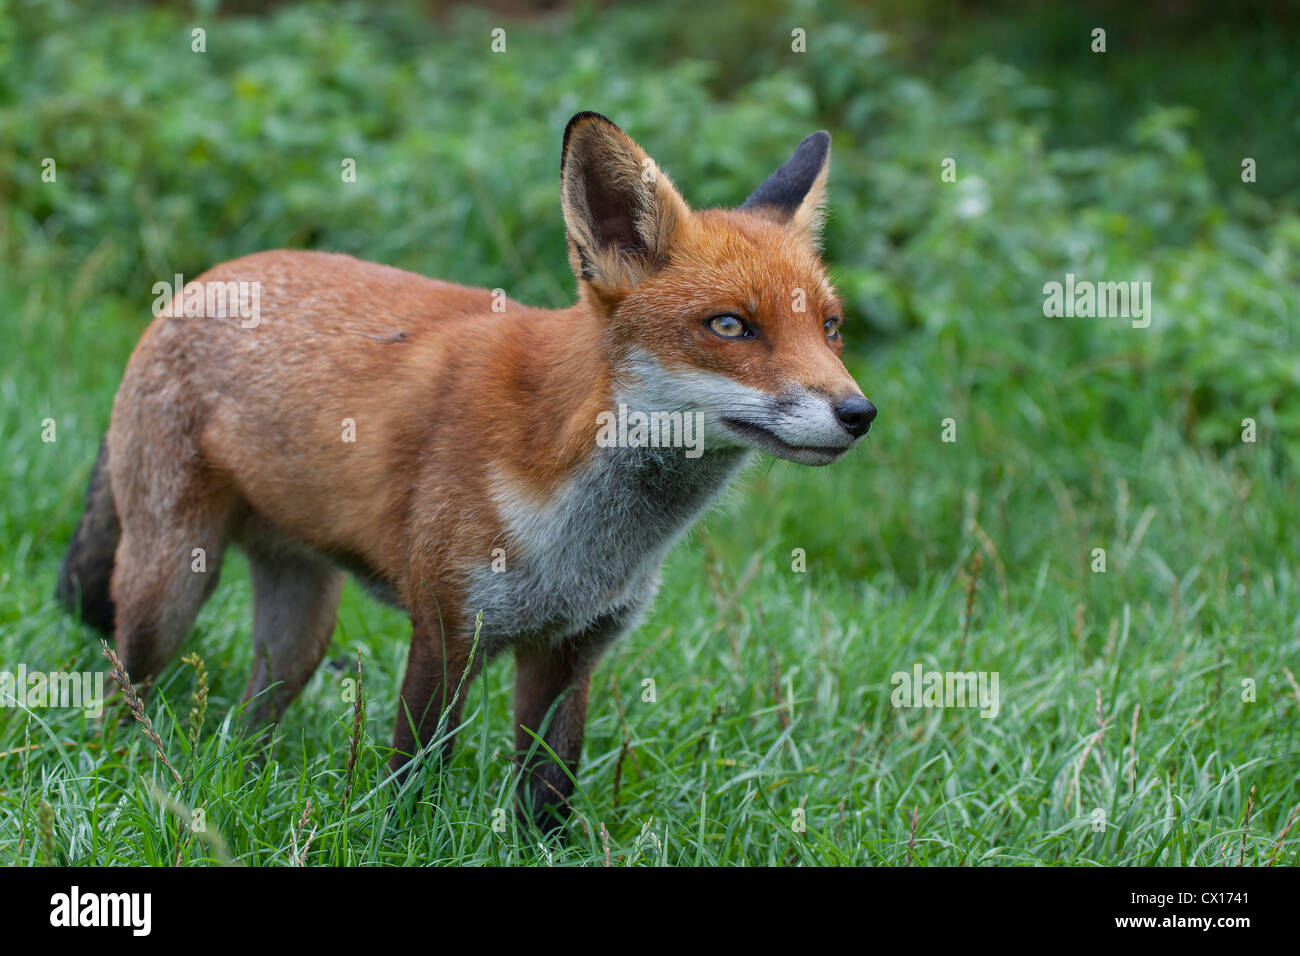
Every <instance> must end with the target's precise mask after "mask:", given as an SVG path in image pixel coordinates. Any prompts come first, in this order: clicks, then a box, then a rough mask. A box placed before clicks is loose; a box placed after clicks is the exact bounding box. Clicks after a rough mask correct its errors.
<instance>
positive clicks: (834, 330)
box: [822, 315, 844, 339]
mask: <svg viewBox="0 0 1300 956" xmlns="http://www.w3.org/2000/svg"><path fill="white" fill-rule="evenodd" d="M843 321H844V320H843V319H841V318H840V317H839V316H838V315H833V316H831V317H830V318H829V319H827V320H826V321H825V322H823V323H822V328H824V329H825V330H826V337H827V338H828V339H838V338H839V337H840V323H841V322H843Z"/></svg>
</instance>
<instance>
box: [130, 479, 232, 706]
mask: <svg viewBox="0 0 1300 956" xmlns="http://www.w3.org/2000/svg"><path fill="white" fill-rule="evenodd" d="M194 491H195V489H193V488H191V489H189V493H188V494H186V496H185V498H186V500H188V501H189V502H191V503H192V504H194V505H197V507H194V506H191V507H187V508H183V509H181V508H177V509H175V510H173V511H170V512H167V511H160V510H159V509H158V508H156V507H153V508H134V509H133V508H131V507H129V506H128V507H126V508H123V509H122V537H121V540H120V541H119V542H118V545H117V552H116V554H115V556H114V561H113V580H112V587H111V591H112V597H113V605H114V609H115V616H116V621H115V631H116V637H117V652H118V655H119V656H120V657H121V659H122V663H123V665H124V666H125V668H126V671H127V673H128V674H129V675H130V676H131V680H132V681H133V682H135V683H137V684H140V683H145V682H148V681H151V680H152V679H153V678H155V677H157V676H158V674H159V672H160V671H161V670H162V669H163V668H164V667H165V666H166V665H167V664H168V662H169V661H170V660H171V659H172V657H173V656H174V655H175V653H176V651H177V649H178V648H179V647H180V645H181V642H182V641H184V640H185V637H186V635H187V634H189V632H190V630H191V628H193V626H194V619H195V618H196V617H198V613H199V610H200V609H201V608H202V607H203V604H204V602H205V601H207V599H208V598H209V597H210V596H211V594H212V592H213V590H214V589H215V588H216V586H217V579H218V577H219V576H220V573H221V559H222V555H223V553H224V550H225V544H226V528H225V525H226V517H227V514H228V510H229V509H228V503H227V501H226V499H225V498H224V496H222V495H220V494H217V495H213V494H211V493H207V492H206V490H205V491H204V492H203V493H200V494H198V495H196V494H194Z"/></svg>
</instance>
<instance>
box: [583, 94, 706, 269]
mask: <svg viewBox="0 0 1300 956" xmlns="http://www.w3.org/2000/svg"><path fill="white" fill-rule="evenodd" d="M560 193H561V198H562V201H563V204H564V223H565V226H566V228H567V232H568V240H569V262H570V264H571V265H572V266H573V271H574V273H575V274H576V275H577V276H578V277H579V278H580V279H585V280H587V281H588V282H593V283H597V284H599V285H602V286H604V287H606V288H609V289H611V290H613V289H617V288H631V287H632V286H635V285H636V284H637V283H638V282H640V281H641V280H642V279H644V278H645V277H646V276H648V275H650V274H651V273H652V272H654V271H655V270H657V269H659V268H660V267H661V266H662V265H663V264H664V262H665V261H666V260H667V257H668V249H669V246H670V245H671V243H672V241H673V239H674V237H675V236H676V235H677V233H678V230H680V229H681V228H682V227H683V226H684V225H685V223H686V219H687V217H688V216H689V215H690V208H689V207H688V206H687V205H686V201H685V200H684V199H682V197H681V196H680V195H679V194H678V192H677V190H676V189H674V188H673V184H672V183H671V182H670V181H669V179H668V177H667V175H665V174H664V173H663V172H662V171H661V170H660V169H659V168H658V167H657V166H656V165H655V163H654V160H652V159H650V157H649V156H647V155H646V154H645V152H644V151H643V150H642V149H641V147H640V146H638V145H637V144H636V143H634V142H633V141H632V140H631V139H630V138H629V137H628V135H627V134H626V133H624V132H623V131H622V130H621V129H619V128H618V127H617V126H615V125H614V124H613V123H611V122H610V121H609V120H608V119H606V118H605V117H603V116H601V115H600V114H599V113H579V114H578V115H577V116H575V117H573V119H571V120H569V125H568V127H566V128H565V130H564V148H563V151H562V152H561V155H560Z"/></svg>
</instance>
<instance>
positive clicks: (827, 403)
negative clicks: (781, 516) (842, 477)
mask: <svg viewBox="0 0 1300 956" xmlns="http://www.w3.org/2000/svg"><path fill="white" fill-rule="evenodd" d="M829 159H830V136H829V135H828V134H827V133H826V132H824V131H823V132H818V133H814V134H812V135H811V136H809V137H808V138H807V139H805V140H804V141H803V142H802V143H800V144H799V147H798V148H797V149H796V150H795V151H794V154H793V155H792V156H791V157H790V159H789V160H787V161H786V162H785V164H784V165H782V166H781V167H780V168H779V169H777V170H776V172H774V173H773V174H772V175H771V176H770V177H769V178H768V179H767V180H766V181H765V182H764V183H763V184H762V185H760V186H759V187H758V189H756V190H755V191H754V192H753V193H752V194H751V195H750V197H749V198H748V199H747V200H746V201H745V202H744V204H743V205H741V206H740V207H739V208H738V209H704V210H692V209H691V208H690V207H689V206H688V205H687V204H686V201H685V200H684V199H683V198H682V197H681V195H680V194H679V193H678V192H677V190H676V189H675V188H674V187H673V184H672V182H671V181H670V180H669V179H668V176H667V175H665V174H664V172H663V171H662V170H660V169H659V168H658V167H657V166H656V165H655V163H654V161H653V160H652V159H650V157H648V156H647V155H646V154H645V152H644V151H643V150H642V149H641V148H640V147H639V146H638V145H637V144H636V143H634V142H633V141H632V140H631V139H630V138H629V137H628V136H627V135H626V134H625V133H624V132H623V131H622V130H621V129H619V128H618V127H617V126H615V125H614V124H613V123H612V122H610V121H609V120H608V119H606V118H605V117H604V116H601V115H600V114H599V113H579V114H578V115H577V116H575V117H573V119H572V120H570V121H569V125H568V128H567V129H566V130H565V132H564V147H563V151H562V156H561V161H560V167H561V192H562V198H563V205H564V219H565V225H566V229H567V238H568V246H569V261H570V264H571V265H572V266H573V271H574V274H575V275H576V276H577V277H578V282H579V287H580V295H581V297H582V300H583V302H585V304H586V306H587V307H588V308H589V309H590V310H592V311H593V312H595V313H596V314H598V315H600V316H601V317H602V318H603V320H604V321H605V327H606V332H605V334H606V337H607V340H608V341H609V343H610V348H611V350H612V352H613V354H614V361H615V367H616V369H617V373H618V379H619V381H621V382H622V383H624V385H625V388H626V389H627V395H626V400H627V404H628V406H629V407H633V405H634V403H635V405H639V406H640V408H641V410H642V411H645V412H651V411H664V412H679V411H680V412H685V413H700V414H701V415H702V419H701V420H702V422H703V425H704V435H703V441H704V447H705V448H706V449H708V448H718V447H730V448H736V447H748V448H753V449H757V450H759V451H764V452H767V453H769V454H771V455H775V456H776V457H778V458H785V459H788V460H790V461H795V462H800V463H802V464H809V465H826V464H830V463H831V462H833V461H835V460H837V459H839V458H841V457H842V456H843V455H844V454H845V453H847V452H848V450H849V449H850V448H852V447H853V446H854V445H855V444H856V443H857V441H858V440H859V439H861V438H862V436H863V435H865V434H866V433H867V431H868V430H869V429H870V427H871V422H872V420H873V419H874V418H875V416H876V409H875V406H874V405H872V404H871V402H869V401H867V399H866V398H865V397H864V396H863V394H862V390H861V389H860V388H858V385H857V383H856V382H855V381H854V380H853V377H852V376H851V375H849V373H848V371H847V370H846V369H845V368H844V364H843V362H841V361H840V353H841V352H842V351H843V350H844V344H843V341H842V339H841V334H840V324H841V321H842V309H841V305H840V302H839V299H838V298H837V297H836V294H835V290H834V288H833V287H832V286H831V283H830V281H829V280H828V279H827V277H826V270H825V267H824V266H823V264H822V261H821V257H820V255H819V244H820V239H821V227H822V221H823V206H824V201H825V195H826V175H827V169H828V165H829Z"/></svg>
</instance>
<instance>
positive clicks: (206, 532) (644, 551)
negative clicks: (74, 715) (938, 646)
mask: <svg viewBox="0 0 1300 956" xmlns="http://www.w3.org/2000/svg"><path fill="white" fill-rule="evenodd" d="M829 154H830V136H829V135H828V134H827V133H825V132H818V133H814V134H813V135H811V136H809V137H808V138H807V139H805V140H804V141H803V142H802V143H801V144H800V145H799V147H798V148H797V149H796V150H795V152H794V154H793V155H792V156H791V157H790V159H789V160H788V161H787V162H786V163H785V164H784V165H782V166H781V167H780V168H779V169H777V170H776V172H775V173H774V174H773V175H772V176H771V177H770V178H768V179H767V181H766V182H764V183H763V184H762V185H761V186H759V187H758V189H757V190H756V191H755V192H754V193H753V194H752V195H751V196H750V197H749V198H748V200H746V202H745V203H744V204H743V205H742V206H741V207H739V208H738V209H734V210H723V209H706V210H698V211H695V210H691V209H690V208H689V207H688V206H687V204H686V202H685V201H684V200H683V199H682V197H681V196H680V195H679V194H678V192H677V190H676V189H675V188H674V187H673V184H672V183H671V182H670V181H669V179H668V177H667V175H665V174H664V173H663V172H662V171H661V170H659V169H658V167H657V166H655V164H654V163H653V162H652V161H651V160H650V159H649V158H648V157H647V156H646V154H645V153H644V152H643V151H642V150H641V148H640V147H639V146H638V145H637V144H636V143H634V142H633V141H632V140H631V139H630V138H629V137H628V136H627V135H626V134H625V133H624V132H623V131H622V130H621V129H619V128H618V127H617V126H615V125H614V124H613V123H612V122H610V120H608V119H606V118H605V117H604V116H601V115H600V114H598V113H590V112H584V113H579V114H578V115H576V116H575V117H573V119H572V120H571V121H570V122H569V124H568V127H567V128H566V129H565V131H564V141H563V147H562V150H561V160H560V168H561V195H562V205H563V210H564V221H565V225H566V232H567V243H568V252H569V261H570V263H571V265H572V267H573V271H574V273H575V275H576V277H577V286H578V301H577V303H576V304H575V305H573V306H571V307H569V308H566V309H558V310H548V309H539V308H532V307H529V306H526V305H522V304H520V303H518V302H515V301H513V300H510V299H507V298H505V297H504V295H503V294H501V293H500V291H499V290H498V292H497V293H494V292H492V291H489V290H485V289H472V288H466V287H464V286H459V285H453V284H451V283H448V282H439V281H435V280H433V279H427V278H424V277H423V276H418V275H414V274H412V273H409V272H403V271H400V270H398V269H393V268H390V267H388V266H382V265H374V264H371V263H368V262H361V261H358V260H356V259H353V258H350V257H348V256H342V255H331V254H326V253H320V252H289V251H274V252H262V253H257V254H255V255H250V256H247V257H245V258H242V259H236V260H234V261H232V262H227V263H224V264H222V265H219V266H217V267H216V268H214V269H212V270H211V271H209V272H207V273H205V274H204V275H203V276H200V277H199V279H198V280H196V282H197V284H198V286H199V287H209V286H213V285H216V286H224V287H229V288H235V286H233V285H232V284H234V283H241V284H243V285H241V286H239V288H252V289H254V290H256V291H257V297H258V302H257V304H258V309H259V312H260V314H259V315H258V316H257V318H256V321H255V322H251V323H250V322H249V321H239V320H238V318H234V319H232V317H231V316H225V317H222V316H216V315H202V314H196V313H195V310H185V311H184V314H183V315H182V314H181V310H176V309H173V310H171V311H172V312H175V313H176V314H163V315H160V316H158V317H156V318H155V320H154V321H153V323H152V324H151V325H150V326H149V327H148V329H147V330H146V331H145V333H144V335H143V336H142V338H141V340H140V342H139V344H138V345H137V346H136V349H135V351H134V353H133V354H132V356H131V359H130V362H129V364H128V365H127V369H126V373H125V375H124V377H123V379H122V384H121V387H120V388H119V390H118V392H117V398H116V401H115V402H114V405H113V415H112V421H111V424H110V426H109V429H108V435H107V437H106V438H105V441H104V444H103V446H102V448H101V450H100V453H99V459H98V461H97V462H96V465H95V468H94V472H93V475H92V477H91V480H90V486H89V489H88V490H87V493H86V510H85V514H84V516H83V517H82V519H81V523H80V525H79V527H78V528H77V531H76V534H75V536H74V538H73V540H72V543H71V546H70V548H69V551H68V554H67V557H66V558H65V559H64V562H63V565H62V567H61V569H60V577H59V587H58V595H59V598H60V599H61V601H62V602H63V603H64V604H65V605H66V606H67V607H68V608H69V609H70V610H72V611H73V612H74V613H80V615H81V616H82V618H83V619H84V620H85V621H86V622H87V623H88V624H90V625H92V626H95V627H96V628H98V629H99V630H101V631H103V632H105V633H112V634H114V635H115V639H116V644H117V650H118V653H119V655H120V657H121V659H122V661H123V664H124V666H125V668H126V670H127V672H128V673H129V674H130V676H131V678H132V679H133V680H134V681H137V682H140V683H144V682H147V681H150V680H152V679H153V678H154V677H156V676H157V675H158V673H159V671H160V670H161V669H162V668H163V667H164V666H165V665H166V664H167V663H168V661H170V660H171V658H172V656H173V655H174V654H175V653H176V651H177V648H178V647H179V645H180V644H181V642H182V641H183V640H184V638H185V637H186V634H187V633H188V632H189V630H190V628H191V626H192V625H193V623H194V619H195V616H196V615H197V614H198V612H199V608H200V607H201V606H202V605H203V602H204V601H205V600H206V599H207V597H208V596H209V595H210V594H211V593H212V591H213V589H214V587H215V586H216V583H217V576H218V573H219V570H220V567H221V558H222V553H223V551H224V549H225V547H226V545H227V543H228V542H235V543H237V544H238V545H239V546H240V547H241V548H242V549H243V550H244V552H245V553H246V554H247V556H248V560H249V562H250V565H251V569H252V583H253V609H254V620H253V641H254V645H255V648H256V655H255V656H256V661H257V663H256V666H255V668H254V671H253V675H252V677H251V679H250V680H249V682H248V687H247V690H246V692H245V699H246V701H248V702H250V703H249V711H250V714H251V716H252V718H253V719H254V720H257V721H261V722H273V721H275V720H277V719H278V718H279V717H280V715H281V714H282V712H283V711H284V709H285V707H286V706H287V705H288V704H289V703H290V702H291V701H292V700H293V699H294V697H295V696H297V694H298V693H299V691H301V690H302V688H303V686H304V685H305V684H306V682H307V681H308V679H309V678H310V677H311V675H312V674H313V672H314V671H315V670H316V668H317V667H318V665H319V664H320V662H321V659H322V657H323V656H324V655H325V652H326V649H327V648H328V646H329V643H330V637H331V634H332V632H333V629H334V624H335V615H336V611H337V606H338V600H339V592H340V589H341V587H342V581H343V574H344V572H345V571H346V572H351V573H352V574H354V575H355V576H356V577H357V578H358V579H359V580H360V581H361V582H362V583H363V584H364V585H366V586H367V587H368V588H369V589H370V590H371V591H372V592H373V593H375V594H376V595H377V596H379V597H380V598H382V599H384V600H387V601H389V602H390V603H392V604H395V605H397V606H399V607H401V608H403V609H404V610H405V611H407V612H408V613H409V614H410V616H411V622H412V636H411V648H410V655H409V661H408V664H407V670H406V677H405V680H404V682H403V684H402V692H401V700H400V704H399V708H398V711H399V712H398V718H397V727H396V731H395V733H394V738H393V742H394V749H395V753H394V756H393V763H392V766H393V768H394V770H397V771H402V770H403V769H406V770H409V769H410V766H409V764H408V761H410V760H411V759H412V757H413V756H414V755H415V754H417V752H419V751H420V749H421V747H423V746H426V745H428V744H430V742H431V741H432V739H433V738H434V736H435V733H436V731H437V728H438V725H439V722H440V720H441V721H442V722H443V727H444V728H445V729H448V730H454V729H455V728H456V726H457V724H458V722H459V711H460V702H461V698H462V697H463V695H459V696H458V695H457V693H456V692H457V689H458V688H459V687H460V686H461V683H462V681H463V680H468V678H470V677H472V676H473V672H474V671H475V670H477V668H478V667H479V666H480V665H481V663H482V661H483V660H485V659H490V658H492V657H493V656H494V655H496V654H498V653H500V652H502V651H504V650H506V649H509V650H511V651H513V653H514V656H515V660H516V664H517V676H516V679H515V707H516V734H515V741H516V746H517V748H518V750H519V751H520V752H521V755H522V756H521V760H522V762H523V766H524V773H525V777H524V780H523V785H522V786H521V787H520V788H519V797H520V798H521V800H522V805H521V813H523V814H524V816H525V817H526V818H531V819H534V820H536V821H537V822H538V823H539V824H540V825H541V826H542V827H543V828H544V829H547V830H549V829H553V828H555V827H557V826H559V825H561V824H562V822H563V820H564V818H565V816H566V815H567V813H568V797H569V795H570V794H571V792H572V786H573V785H572V781H571V777H570V774H572V773H575V772H576V769H577V766H578V760H579V754H580V751H581V749H582V738H583V725H584V722H585V719H586V710H587V690H588V684H589V681H590V678H591V674H592V671H593V669H594V667H595V666H596V663H597V660H598V659H599V657H600V655H601V653H602V651H603V650H604V649H605V648H606V647H607V646H608V645H609V644H610V642H611V641H614V640H615V639H617V638H618V637H619V636H620V635H622V634H624V633H626V632H627V631H628V630H629V629H631V628H632V627H634V626H635V624H636V623H637V622H638V620H639V618H640V616H641V615H642V613H643V612H644V611H645V610H646V607H647V606H648V605H649V603H650V602H651V600H652V599H653V597H654V594H655V591H656V589H657V587H658V578H659V572H660V567H661V565H662V563H663V560H664V558H665V556H666V554H667V552H668V550H669V549H670V548H671V547H672V545H673V544H674V542H675V541H676V540H677V539H678V538H679V537H680V536H681V535H682V534H683V532H684V531H685V530H686V529H687V528H689V527H690V526H691V524H692V523H693V522H694V521H695V519H696V518H697V517H698V516H699V515H700V514H701V513H702V512H703V511H704V509H705V508H706V507H707V506H708V505H709V503H710V502H711V501H712V500H713V499H714V498H715V497H716V496H717V495H718V494H719V493H720V492H721V491H722V490H723V489H724V487H725V486H726V485H727V484H728V482H729V481H730V480H731V479H732V478H733V476H735V475H736V473H737V472H738V471H739V470H740V469H741V468H742V466H743V465H744V464H745V463H746V461H747V460H748V459H750V458H751V457H752V456H753V454H754V452H766V453H768V454H770V455H774V456H776V457H779V458H784V459H787V460H789V461H794V462H801V463H804V464H810V465H826V464H829V463H831V462H833V461H835V460H837V459H839V458H841V457H842V456H844V455H845V454H846V453H847V452H848V451H849V449H851V448H852V447H853V446H854V445H855V444H856V443H857V442H858V440H859V439H861V438H862V436H863V435H865V434H866V433H867V431H868V429H870V427H871V423H872V420H873V419H874V418H875V416H876V409H875V407H874V406H873V405H872V404H871V403H870V402H869V401H867V399H866V398H865V397H864V396H863V394H862V391H861V389H859V388H858V386H857V384H856V383H855V382H854V380H853V378H852V377H851V376H850V375H849V373H848V372H847V371H846V370H845V368H844V365H843V364H842V363H841V361H840V353H841V352H842V351H843V343H842V341H841V337H840V335H841V333H840V322H841V308H840V303H839V300H838V299H837V298H836V295H835V292H834V290H833V289H832V287H831V284H830V282H829V281H828V280H827V277H826V273H825V270H824V267H823V265H822V262H821V259H820V256H819V252H818V246H819V241H820V230H821V225H822V218H823V203H824V199H825V191H826V176H827V168H828V162H829ZM188 289H189V287H187V290H188ZM638 415H639V416H640V417H638ZM674 416H676V417H674ZM656 417H657V419H658V424H659V426H661V427H660V428H658V429H654V428H647V427H646V421H647V419H648V420H650V422H651V423H652V424H653V423H654V420H655V419H656ZM615 423H617V426H616V425H615ZM629 426H631V427H629ZM678 426H680V427H678ZM665 430H666V431H667V432H669V433H670V434H669V435H668V438H669V440H667V441H665V440H662V439H663V432H664V431H665ZM655 431H658V432H659V434H657V435H656V434H650V433H653V432H655ZM656 438H658V439H660V440H655V439H656ZM196 549H202V550H201V551H199V550H196ZM196 555H201V556H203V559H204V563H202V564H200V563H197V562H196V561H195V556H196ZM203 567H206V570H196V568H203ZM480 613H481V614H482V623H481V629H480V634H479V638H478V652H476V653H474V654H471V650H472V648H473V646H474V639H475V621H476V618H477V616H478V615H479V614H480ZM529 730H531V731H534V732H536V733H537V734H538V736H539V737H540V738H541V739H542V740H544V741H545V742H546V744H547V746H548V747H549V748H550V750H551V751H552V752H553V753H554V754H555V755H556V756H557V757H558V758H559V761H561V762H562V764H563V766H561V765H560V763H557V762H555V761H554V760H553V759H552V758H551V756H550V755H549V754H547V753H546V752H545V750H544V749H543V748H540V747H538V746H537V742H536V740H534V739H533V737H532V736H531V735H530V734H529V733H528V731H529ZM449 747H450V743H448V744H446V745H445V747H444V750H443V751H442V752H444V753H445V751H446V749H448V748H449Z"/></svg>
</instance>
